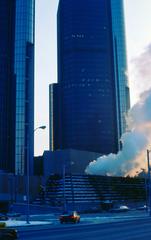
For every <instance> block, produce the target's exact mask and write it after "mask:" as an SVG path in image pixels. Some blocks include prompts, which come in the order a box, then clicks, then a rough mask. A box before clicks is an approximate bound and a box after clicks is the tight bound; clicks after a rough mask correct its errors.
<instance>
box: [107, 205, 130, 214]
mask: <svg viewBox="0 0 151 240" xmlns="http://www.w3.org/2000/svg"><path fill="white" fill-rule="evenodd" d="M129 210H130V209H129V207H127V206H125V205H122V206H119V207H117V208H111V209H110V212H113V213H114V212H115V213H119V212H127V211H129Z"/></svg>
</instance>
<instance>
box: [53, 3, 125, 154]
mask: <svg viewBox="0 0 151 240" xmlns="http://www.w3.org/2000/svg"><path fill="white" fill-rule="evenodd" d="M117 19H118V21H117ZM126 71H127V65H126V49H125V35H124V14H123V3H122V1H121V0H93V1H92V0H83V1H81V0H76V1H74V0H66V1H64V0H60V2H59V7H58V84H57V85H56V84H55V85H51V86H50V89H51V94H50V96H51V97H50V99H51V100H50V104H51V109H53V111H50V116H52V115H53V118H52V117H50V119H51V125H50V133H51V138H50V149H51V150H52V149H53V150H56V149H65V148H73V149H78V150H85V151H91V152H100V153H102V154H108V153H111V152H112V153H116V152H117V151H118V150H119V147H120V144H119V142H120V136H121V134H122V133H123V132H124V131H125V130H126V122H125V114H126V113H127V110H128V108H129V87H128V81H127V77H126ZM52 100H53V101H52Z"/></svg>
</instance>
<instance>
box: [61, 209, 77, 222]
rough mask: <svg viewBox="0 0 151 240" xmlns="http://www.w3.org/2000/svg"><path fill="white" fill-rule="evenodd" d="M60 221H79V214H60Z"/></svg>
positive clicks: (74, 212)
mask: <svg viewBox="0 0 151 240" xmlns="http://www.w3.org/2000/svg"><path fill="white" fill-rule="evenodd" d="M59 220H60V223H79V222H80V215H79V214H78V213H77V212H76V211H73V212H70V213H65V214H62V215H61V216H60V218H59Z"/></svg>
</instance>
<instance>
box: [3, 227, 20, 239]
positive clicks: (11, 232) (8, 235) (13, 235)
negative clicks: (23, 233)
mask: <svg viewBox="0 0 151 240" xmlns="http://www.w3.org/2000/svg"><path fill="white" fill-rule="evenodd" d="M16 239H18V234H17V230H16V229H14V228H0V240H16Z"/></svg>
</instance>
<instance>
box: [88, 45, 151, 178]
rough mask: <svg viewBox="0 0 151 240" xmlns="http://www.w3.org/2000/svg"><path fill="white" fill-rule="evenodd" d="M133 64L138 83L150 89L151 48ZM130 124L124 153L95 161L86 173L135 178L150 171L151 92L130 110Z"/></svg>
mask: <svg viewBox="0 0 151 240" xmlns="http://www.w3.org/2000/svg"><path fill="white" fill-rule="evenodd" d="M133 62H135V69H136V72H137V74H136V75H137V77H138V76H139V77H138V79H141V81H142V82H144V83H145V82H147V81H149V83H148V86H149V85H150V86H151V45H150V46H148V48H146V50H145V51H144V53H142V54H141V55H140V56H139V57H138V58H137V59H135V60H133ZM145 87H146V85H145ZM127 123H128V126H129V129H130V131H129V132H127V133H125V134H123V135H122V138H121V141H122V145H123V148H122V151H119V152H118V154H112V153H111V154H109V155H107V156H101V157H99V158H98V159H97V160H94V161H92V162H91V163H90V164H89V165H88V166H87V168H86V173H88V174H97V175H112V176H115V175H116V176H126V175H131V176H133V175H135V174H136V172H137V171H140V170H141V168H146V166H147V161H146V149H147V148H149V149H151V88H150V89H149V90H146V91H145V92H143V93H142V94H141V95H140V99H139V101H138V102H137V103H136V104H135V105H134V106H133V107H132V108H131V109H130V111H129V114H128V117H127Z"/></svg>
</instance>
